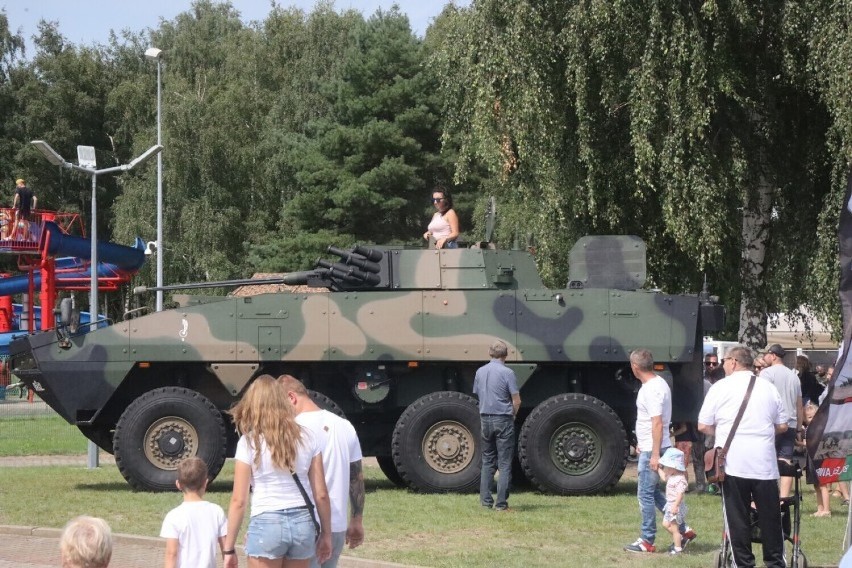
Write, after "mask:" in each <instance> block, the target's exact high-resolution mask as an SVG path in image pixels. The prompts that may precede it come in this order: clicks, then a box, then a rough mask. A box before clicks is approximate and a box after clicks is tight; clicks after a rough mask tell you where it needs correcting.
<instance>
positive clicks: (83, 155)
mask: <svg viewBox="0 0 852 568" xmlns="http://www.w3.org/2000/svg"><path fill="white" fill-rule="evenodd" d="M77 164H78V165H79V166H80V167H81V168H89V169H90V170H94V169H97V167H98V158H97V156H95V147H94V146H77Z"/></svg>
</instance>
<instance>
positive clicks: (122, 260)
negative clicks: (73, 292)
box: [0, 222, 145, 296]
mask: <svg viewBox="0 0 852 568" xmlns="http://www.w3.org/2000/svg"><path fill="white" fill-rule="evenodd" d="M41 238H42V245H44V239H49V241H48V242H47V252H48V253H49V254H51V255H54V256H58V255H67V257H66V258H59V259H57V261H56V288H57V289H62V284H63V282H66V283H71V282H78V283H79V282H86V281H87V279H88V278H90V277H91V273H90V272H89V270H90V269H89V265H88V263H87V262H83V261H81V260H79V259H83V260H88V259H89V258H90V257H91V252H92V241H90V240H89V239H85V238H82V237H75V236H72V235H66V234H64V233H62V231H61V230H60V229H59V227H58V226H57V225H56V224H55V223H52V222H48V223H45V227H44V232H43V233H42V237H41ZM144 263H145V243H144V241H143V240H142V239H140V238H139V237H136V243H135V245H134V246H132V247H128V246H124V245H119V244H116V243H110V242H99V243H98V271H97V272H98V278H117V277H120V276H121V275H126V274H133V273H135V272H136V271H138V270H139V268H141V267H142V265H143V264H144ZM33 281H34V284H35V288H36V290H38V289H39V287H40V286H41V273H40V272H39V271H36V272H35V273H34V274H33ZM28 287H29V279H28V276H27V275H26V274H21V275H18V276H12V277H9V278H0V296H11V295H12V294H21V293H23V292H26V291H27V289H28Z"/></svg>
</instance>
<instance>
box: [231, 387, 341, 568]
mask: <svg viewBox="0 0 852 568" xmlns="http://www.w3.org/2000/svg"><path fill="white" fill-rule="evenodd" d="M230 414H231V416H232V417H233V420H234V424H235V425H236V427H237V432H238V433H239V434H240V440H239V442H238V443H237V451H236V455H235V456H234V458H235V464H234V490H233V493H232V494H231V504H230V507H229V508H228V536H226V537H225V550H224V551H223V554H224V555H225V568H235V567H236V566H237V565H238V563H237V556H236V554H235V552H234V545H235V543H236V542H237V536H238V534H239V532H240V525H241V524H242V521H243V515H244V514H245V509H246V503H247V501H248V496H249V486H251V487H252V489H253V491H252V495H251V512H250V515H249V516H250V520H249V525H248V530H247V532H246V545H245V550H246V556H248V565H249V567H250V568H307V567H308V566H309V565H310V560H311V558H312V557H313V556H314V553H315V552H316V556H317V560H318V561H319V562H320V563H322V562H324V561H325V560H326V559H328V557H329V556H331V508H330V503H329V498H328V489H327V488H326V485H325V473H324V471H323V466H322V448H320V447H319V445H318V443H317V440H316V439H315V438H314V437H313V436H312V435H311V433H310V431H308V430H306V429H302V428H301V426H299V424H297V423H296V416H295V411H294V409H293V405H292V404H291V403H290V400H289V399H288V398H287V393H286V392H285V391H284V389H282V388H281V386H280V385H278V383H276V382H275V379H274V378H272V377H271V376H269V375H261V376H260V377H258V378H257V379H255V381H254V382H253V383H252V384H251V385H250V386H249V388H248V389H247V390H246V393H245V395H243V398H242V399H241V400H240V401H239V402H238V403H237V404H236V406H234V408H232V409H231V411H230ZM297 477H298V480H297ZM305 481H308V482H309V483H305ZM299 483H302V485H303V487H304V490H305V492H306V493H307V495H304V496H303V494H302V490H301V489H300V488H299ZM311 496H313V502H314V503H316V509H317V512H318V513H319V523H320V527H321V530H320V533H319V540H317V533H316V528H315V525H314V521H313V514H312V512H311V507H313V505H312V504H311V503H310V501H309V500H310V497H311ZM306 499H307V500H308V501H306Z"/></svg>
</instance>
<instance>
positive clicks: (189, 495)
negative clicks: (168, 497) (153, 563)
mask: <svg viewBox="0 0 852 568" xmlns="http://www.w3.org/2000/svg"><path fill="white" fill-rule="evenodd" d="M177 473H178V478H177V481H175V485H177V488H178V489H179V490H180V491H181V492H182V493H183V503H182V504H181V505H180V506H178V507H175V508H174V509H172V510H171V511H169V513H168V514H167V515H166V518H165V519H164V520H163V528H162V529H161V530H160V536H161V537H162V538H165V539H166V563H165V568H190V567H192V568H196V567H197V568H208V567H209V568H216V548H217V545H218V548H219V550H222V551H223V554H224V550H225V548H224V544H225V536H226V535H227V534H228V520H227V518H226V517H225V512H224V511H223V510H222V507H220V506H219V505H216V504H215V503H210V502H209V501H205V500H204V494H205V493H206V492H207V483H208V481H209V480H208V478H207V464H206V463H204V460H202V459H200V458H196V457H192V458H187V459H185V460H183V461H182V462H180V464H178V468H177Z"/></svg>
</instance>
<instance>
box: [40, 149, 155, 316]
mask: <svg viewBox="0 0 852 568" xmlns="http://www.w3.org/2000/svg"><path fill="white" fill-rule="evenodd" d="M33 146H35V147H36V148H38V150H39V152H41V153H42V154H43V155H44V157H45V158H47V161H48V162H50V163H51V164H53V165H54V166H61V167H63V168H67V169H71V170H77V171H79V172H84V173H87V174H89V175H90V176H92V218H91V220H90V223H91V227H92V230H91V233H92V234H91V239H92V249H91V256H92V258H91V264H92V269H91V283H90V286H91V291H90V296H89V304H90V306H89V311H90V316H89V319H90V325H94V326H95V327H97V324H98V194H97V190H98V176H99V175H103V174H109V173H115V172H129V171H130V170H132V169H133V168H135V167H136V166H138V165H140V164H142V163H144V162H146V161H148V160H149V159H150V158H151V157H152V156H153V155H154V154H157V155H159V153H160V152H161V151H162V149H163V147H162V146H160V145H159V144H155V145H154V146H151V147H150V148H148V150H146V151H145V152H144V153H143V154H141V155H140V156H138V157H136V158H134V159H133V160H131V161H130V162H129V163H127V164H122V165H120V166H114V167H111V168H104V169H102V170H98V169H96V167H97V164H96V162H95V160H94V154H95V152H94V148H93V147H91V146H78V154H79V155H80V156H83V155H84V154H85V155H88V156H89V157H90V159H89V161H87V162H86V163H84V164H81V165H77V164H72V163H71V162H67V161H65V159H64V158H63V157H62V156H60V155H59V153H57V152H56V150H54V149H53V148H51V147H50V144H48V143H47V142H45V141H44V140H34V141H33ZM80 161H82V159H81V160H80Z"/></svg>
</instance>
